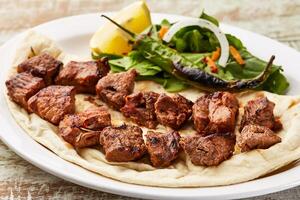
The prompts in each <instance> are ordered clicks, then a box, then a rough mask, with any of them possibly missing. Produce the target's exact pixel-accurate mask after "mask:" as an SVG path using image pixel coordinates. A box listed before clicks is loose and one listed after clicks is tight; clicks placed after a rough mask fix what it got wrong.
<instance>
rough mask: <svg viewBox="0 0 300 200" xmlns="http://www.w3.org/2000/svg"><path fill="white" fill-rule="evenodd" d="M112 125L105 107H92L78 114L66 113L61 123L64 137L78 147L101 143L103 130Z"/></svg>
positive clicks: (60, 127)
mask: <svg viewBox="0 0 300 200" xmlns="http://www.w3.org/2000/svg"><path fill="white" fill-rule="evenodd" d="M110 125H111V118H110V114H109V112H108V110H107V109H106V108H105V107H98V108H90V109H87V110H85V111H84V112H81V113H78V114H69V115H65V117H64V119H63V120H62V121H60V123H59V133H60V135H61V136H62V137H63V139H64V140H65V141H67V142H69V143H70V144H72V145H73V146H75V147H77V148H83V147H88V146H93V145H96V144H98V143H99V135H100V133H101V130H102V129H103V128H105V127H107V126H110Z"/></svg>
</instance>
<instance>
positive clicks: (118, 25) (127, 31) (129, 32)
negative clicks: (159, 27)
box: [101, 15, 136, 38]
mask: <svg viewBox="0 0 300 200" xmlns="http://www.w3.org/2000/svg"><path fill="white" fill-rule="evenodd" d="M101 17H104V18H106V19H108V20H109V21H110V22H111V23H113V24H114V25H116V26H117V27H119V28H120V29H121V30H123V31H125V32H126V33H128V34H129V35H130V36H131V37H132V38H135V37H136V35H135V34H134V33H133V32H131V31H129V30H128V29H126V28H124V27H123V26H121V25H120V24H118V23H117V22H115V21H114V20H113V19H111V18H109V17H107V16H106V15H101Z"/></svg>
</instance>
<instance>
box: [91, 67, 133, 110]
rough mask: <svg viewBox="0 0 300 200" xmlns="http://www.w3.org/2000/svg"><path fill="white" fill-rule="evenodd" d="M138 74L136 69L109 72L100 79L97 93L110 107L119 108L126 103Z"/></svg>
mask: <svg viewBox="0 0 300 200" xmlns="http://www.w3.org/2000/svg"><path fill="white" fill-rule="evenodd" d="M136 76H137V72H136V71H135V70H134V69H133V70H130V71H127V72H120V73H116V74H108V75H107V76H105V77H103V78H102V79H100V80H99V81H98V83H97V86H96V93H97V95H98V96H99V97H100V99H101V100H102V101H104V102H105V103H107V104H108V105H109V106H110V107H112V108H114V109H116V110H119V109H120V108H122V107H123V106H124V104H125V97H126V96H127V95H129V94H131V93H132V91H133V89H134V80H135V77H136Z"/></svg>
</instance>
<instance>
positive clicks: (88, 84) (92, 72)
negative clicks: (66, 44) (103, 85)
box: [55, 59, 109, 94]
mask: <svg viewBox="0 0 300 200" xmlns="http://www.w3.org/2000/svg"><path fill="white" fill-rule="evenodd" d="M108 72H109V65H108V62H107V59H102V60H98V61H87V62H76V61H71V62H69V63H68V64H67V65H66V66H65V67H64V68H63V69H62V70H61V71H60V72H59V74H58V76H57V77H56V79H55V83H56V84H57V85H72V86H75V87H76V91H77V92H78V93H91V94H94V93H95V86H96V84H97V82H98V80H99V79H100V78H102V77H104V76H106V74H107V73H108Z"/></svg>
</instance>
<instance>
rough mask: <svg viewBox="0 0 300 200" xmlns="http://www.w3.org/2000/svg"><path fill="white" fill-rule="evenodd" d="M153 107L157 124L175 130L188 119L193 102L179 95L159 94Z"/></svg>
mask: <svg viewBox="0 0 300 200" xmlns="http://www.w3.org/2000/svg"><path fill="white" fill-rule="evenodd" d="M154 105H155V113H156V117H157V120H158V122H159V123H161V124H162V125H165V126H169V127H171V128H173V129H175V130H177V129H179V128H180V127H181V126H182V125H183V124H184V123H185V122H186V121H187V120H188V119H189V118H190V116H191V114H192V106H193V102H191V101H190V100H188V99H186V98H184V97H183V96H181V95H180V94H176V95H174V96H173V97H169V96H167V95H166V94H161V95H160V96H159V97H158V99H157V101H156V103H155V104H154Z"/></svg>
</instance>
